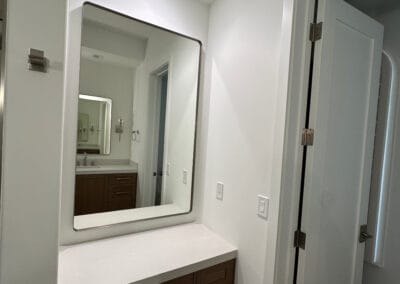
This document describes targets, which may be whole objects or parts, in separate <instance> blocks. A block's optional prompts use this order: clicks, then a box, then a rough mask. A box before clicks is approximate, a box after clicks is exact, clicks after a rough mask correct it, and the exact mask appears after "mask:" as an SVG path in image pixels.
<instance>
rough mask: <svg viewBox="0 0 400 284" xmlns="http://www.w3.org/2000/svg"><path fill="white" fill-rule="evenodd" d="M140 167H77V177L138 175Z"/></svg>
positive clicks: (127, 165) (125, 165)
mask: <svg viewBox="0 0 400 284" xmlns="http://www.w3.org/2000/svg"><path fill="white" fill-rule="evenodd" d="M137 172H138V166H137V165H136V164H123V165H96V166H77V167H76V174H77V175H89V174H115V173H137Z"/></svg>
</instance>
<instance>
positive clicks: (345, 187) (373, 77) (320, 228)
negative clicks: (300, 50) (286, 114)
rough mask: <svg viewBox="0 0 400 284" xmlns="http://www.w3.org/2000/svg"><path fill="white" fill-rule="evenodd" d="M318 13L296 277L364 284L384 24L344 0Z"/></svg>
mask: <svg viewBox="0 0 400 284" xmlns="http://www.w3.org/2000/svg"><path fill="white" fill-rule="evenodd" d="M318 15H319V16H318V17H319V19H320V20H321V21H323V38H322V40H320V41H318V42H317V43H316V49H315V70H314V75H313V83H312V84H313V85H312V94H311V108H310V128H314V129H315V139H314V145H313V146H311V147H310V148H309V150H308V151H307V166H306V176H305V187H304V203H303V206H304V207H303V208H304V209H303V219H302V231H304V232H305V233H306V234H307V241H306V248H305V250H304V251H303V250H301V252H300V258H299V274H298V282H299V283H307V284H313V283H315V284H320V283H324V284H328V283H335V284H337V283H343V284H344V283H361V274H362V263H363V254H364V244H359V242H358V235H359V228H360V225H362V224H366V222H367V220H366V219H367V210H368V209H367V208H368V195H369V186H370V179H371V165H372V154H373V142H374V131H375V121H376V109H377V103H378V89H379V72H380V59H381V53H382V38H383V27H382V26H381V25H380V24H379V23H377V22H375V21H374V20H372V19H371V18H369V17H368V16H366V15H364V14H362V13H361V12H359V11H358V10H356V9H355V8H353V7H351V6H349V5H348V4H346V3H345V2H343V1H341V0H326V1H320V5H319V11H318Z"/></svg>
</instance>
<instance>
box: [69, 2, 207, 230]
mask: <svg viewBox="0 0 400 284" xmlns="http://www.w3.org/2000/svg"><path fill="white" fill-rule="evenodd" d="M200 50H201V44H200V42H199V41H197V40H194V39H191V38H189V37H186V36H183V35H180V34H177V33H175V32H172V31H168V30H165V29H162V28H160V27H156V26H154V25H151V24H147V23H144V22H142V21H139V20H135V19H132V18H129V17H126V16H124V15H121V14H118V13H115V12H112V11H110V10H107V9H104V8H102V7H99V6H96V5H93V4H85V5H84V6H83V19H82V37H81V58H80V75H79V76H80V78H79V94H77V96H78V111H77V112H78V115H77V124H76V125H77V131H76V133H77V139H76V143H77V144H76V145H77V147H76V149H77V151H76V175H75V205H74V228H75V229H76V230H81V229H87V228H91V227H98V226H108V225H111V224H116V223H124V222H133V221H139V220H144V219H152V218H158V217H162V216H171V215H179V214H185V213H189V212H190V210H191V204H192V181H193V175H194V152H195V148H194V145H195V143H194V142H195V129H196V110H197V100H198V78H199V66H200Z"/></svg>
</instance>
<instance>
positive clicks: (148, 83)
mask: <svg viewBox="0 0 400 284" xmlns="http://www.w3.org/2000/svg"><path fill="white" fill-rule="evenodd" d="M199 49H200V47H199V44H198V43H197V42H195V41H192V40H189V39H184V38H181V37H179V36H176V35H173V34H170V33H166V32H165V31H159V30H154V31H153V32H152V33H151V35H150V37H149V39H148V43H147V50H146V57H145V59H144V61H143V63H142V64H141V65H140V67H139V68H138V69H137V78H136V84H137V86H136V89H135V95H134V103H133V113H134V121H135V125H134V129H136V130H139V131H140V139H139V140H138V141H135V142H133V143H132V160H133V161H134V162H136V163H137V164H138V165H139V185H138V188H139V190H138V195H139V196H138V199H139V200H140V201H141V203H140V204H139V205H140V206H150V205H152V204H153V202H154V193H155V192H154V189H155V179H154V177H153V172H154V171H156V161H155V158H156V157H155V153H157V146H158V144H157V139H158V133H157V130H158V128H157V127H156V125H158V120H159V116H158V112H159V110H158V109H157V108H159V106H158V105H157V96H159V93H158V90H157V87H156V85H157V83H158V82H157V78H156V75H155V74H154V72H156V71H158V70H159V69H160V68H161V67H163V66H165V64H168V65H169V67H168V68H169V70H168V72H169V75H168V90H167V93H168V94H167V109H166V120H165V138H166V139H165V141H164V144H165V147H164V169H166V165H167V164H168V163H169V164H170V167H169V175H168V176H167V175H164V176H163V194H164V195H163V204H165V203H166V204H170V203H175V204H176V205H178V206H180V207H181V208H182V209H183V210H187V211H188V210H189V208H190V204H191V203H190V198H191V188H192V186H191V184H192V173H193V152H194V129H195V118H196V99H197V83H198V67H199ZM155 143H156V144H155ZM183 170H187V171H188V179H187V183H186V184H183V182H182V175H183Z"/></svg>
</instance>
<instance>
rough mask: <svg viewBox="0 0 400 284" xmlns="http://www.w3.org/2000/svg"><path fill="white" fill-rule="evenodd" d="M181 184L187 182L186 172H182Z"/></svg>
mask: <svg viewBox="0 0 400 284" xmlns="http://www.w3.org/2000/svg"><path fill="white" fill-rule="evenodd" d="M182 182H183V184H187V182H188V171H187V170H183V176H182Z"/></svg>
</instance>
